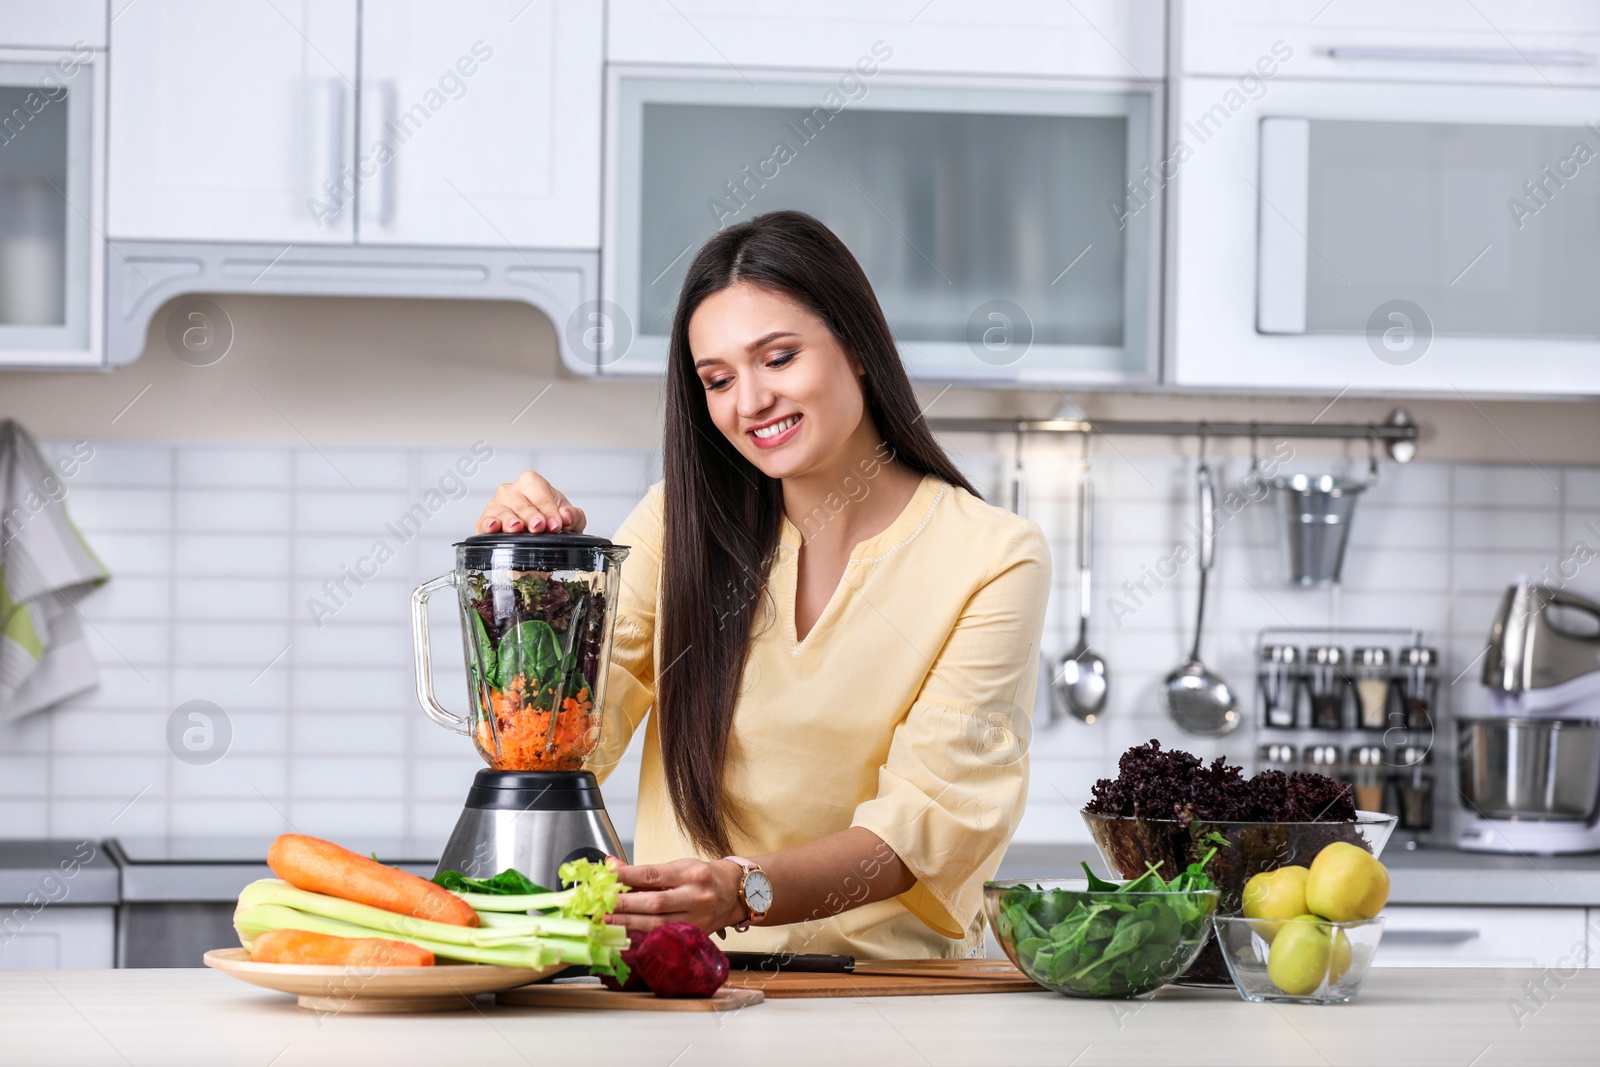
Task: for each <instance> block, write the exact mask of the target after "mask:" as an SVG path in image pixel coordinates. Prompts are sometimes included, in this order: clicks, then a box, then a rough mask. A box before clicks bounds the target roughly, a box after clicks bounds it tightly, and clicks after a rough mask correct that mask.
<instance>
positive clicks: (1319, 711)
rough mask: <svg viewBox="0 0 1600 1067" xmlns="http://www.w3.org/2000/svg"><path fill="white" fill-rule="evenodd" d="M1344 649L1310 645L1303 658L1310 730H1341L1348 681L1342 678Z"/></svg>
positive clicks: (1346, 699)
mask: <svg viewBox="0 0 1600 1067" xmlns="http://www.w3.org/2000/svg"><path fill="white" fill-rule="evenodd" d="M1344 667H1345V655H1344V649H1342V648H1337V647H1334V646H1333V645H1313V646H1312V647H1311V649H1310V650H1309V652H1308V653H1307V656H1306V673H1305V680H1306V689H1307V690H1308V696H1309V698H1310V703H1311V726H1312V728H1313V729H1317V730H1342V729H1344V725H1345V713H1344V709H1345V703H1346V701H1348V700H1349V693H1350V679H1349V678H1348V677H1346V676H1345V673H1344Z"/></svg>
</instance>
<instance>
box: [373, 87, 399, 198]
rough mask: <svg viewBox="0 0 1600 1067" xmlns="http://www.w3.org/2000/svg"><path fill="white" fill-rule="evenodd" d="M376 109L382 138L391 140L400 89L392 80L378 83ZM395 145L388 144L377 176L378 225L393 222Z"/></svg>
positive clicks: (395, 179)
mask: <svg viewBox="0 0 1600 1067" xmlns="http://www.w3.org/2000/svg"><path fill="white" fill-rule="evenodd" d="M378 108H379V110H380V112H381V115H380V121H381V122H382V124H383V125H382V130H383V134H382V136H383V138H384V139H388V138H392V137H393V136H394V133H395V122H396V121H397V120H398V119H399V117H400V89H399V86H398V85H397V84H396V83H395V80H394V79H393V78H385V79H383V81H381V82H379V83H378ZM395 148H396V145H395V144H394V142H393V141H390V142H389V160H388V162H387V163H385V164H384V165H383V170H382V173H380V174H379V175H378V224H379V225H380V226H388V225H389V224H390V223H392V222H393V221H394V208H395V191H396V187H395V182H396V181H397V180H398V178H397V176H396V175H395V170H394V169H395V167H396V166H397V165H398V163H399V160H397V159H396V158H395V155H396V153H395Z"/></svg>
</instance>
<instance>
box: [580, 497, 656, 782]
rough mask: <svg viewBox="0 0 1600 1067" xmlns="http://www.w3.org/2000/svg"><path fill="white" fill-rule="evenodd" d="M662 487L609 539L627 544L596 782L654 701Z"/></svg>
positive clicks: (594, 760) (593, 766)
mask: <svg viewBox="0 0 1600 1067" xmlns="http://www.w3.org/2000/svg"><path fill="white" fill-rule="evenodd" d="M662 500H663V486H662V483H660V482H657V483H656V484H655V485H653V486H651V487H650V491H649V492H648V493H646V494H645V496H644V499H642V500H640V501H639V503H638V504H636V505H635V506H634V509H633V511H632V512H630V513H629V515H628V517H627V519H625V520H624V521H623V523H622V525H621V527H619V528H618V529H617V534H616V537H614V538H613V541H614V542H615V543H616V544H619V545H627V546H628V548H629V551H628V556H627V558H626V559H624V560H623V561H622V576H621V581H620V588H619V590H618V594H617V624H616V625H617V628H616V635H615V637H614V638H613V639H612V644H611V661H610V665H609V667H608V669H607V674H606V693H605V709H604V713H603V716H604V717H603V721H602V724H601V733H600V747H599V749H597V750H596V752H595V753H594V755H593V756H592V757H591V758H590V760H589V764H588V768H589V770H591V771H593V772H594V774H595V777H596V778H598V779H599V780H600V781H602V782H603V781H605V779H606V778H607V777H608V776H609V775H610V774H611V772H612V771H613V770H614V769H615V768H616V766H617V763H618V762H619V761H620V760H621V759H622V754H623V753H624V752H626V751H627V748H628V741H629V740H630V739H631V738H632V737H633V734H634V731H635V730H637V729H638V728H639V725H640V724H641V723H642V722H644V717H645V715H646V714H647V713H648V712H649V710H650V707H651V705H653V704H654V703H655V699H656V696H655V682H656V653H655V637H656V602H657V596H658V593H659V588H660V587H659V583H660V577H661V539H662V533H663V531H664V529H665V526H664V522H663V511H662Z"/></svg>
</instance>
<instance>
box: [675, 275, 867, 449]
mask: <svg viewBox="0 0 1600 1067" xmlns="http://www.w3.org/2000/svg"><path fill="white" fill-rule="evenodd" d="M689 350H690V352H691V353H692V354H693V358H694V361H695V373H696V374H697V375H698V376H699V378H700V383H701V384H702V385H703V386H704V387H705V390H706V407H707V409H708V410H709V411H710V414H711V421H712V422H714V423H715V424H716V426H717V428H718V429H719V430H721V431H722V432H723V434H724V435H725V436H726V437H727V438H728V440H730V441H732V442H733V444H734V447H736V448H738V450H739V452H740V453H741V454H742V455H743V456H744V457H745V458H746V459H748V460H749V461H750V462H751V463H753V464H755V466H756V468H757V469H759V470H760V471H761V472H762V473H764V474H766V475H767V476H769V477H772V478H792V477H795V476H797V475H804V474H808V473H811V472H814V471H817V470H821V469H825V468H826V467H828V466H830V465H831V464H833V463H836V462H837V461H838V460H839V458H840V457H841V456H845V455H848V454H849V452H850V451H851V450H852V449H853V448H854V447H855V445H856V444H857V442H854V441H853V440H852V439H853V438H855V437H856V436H857V435H858V434H859V433H860V432H862V431H863V430H866V431H868V432H871V431H870V427H868V426H864V424H863V423H864V420H863V418H862V416H863V414H864V413H865V411H866V398H865V395H864V393H863V392H862V386H861V381H860V378H859V375H860V374H861V365H860V363H859V362H858V361H857V360H856V359H855V358H854V357H852V356H851V355H849V354H848V353H846V352H845V351H844V349H843V348H841V347H840V346H839V342H838V341H837V340H835V339H834V336H833V334H832V332H831V331H830V330H829V329H828V327H827V326H826V325H825V324H824V323H823V322H822V320H821V319H819V318H817V317H816V316H815V315H814V314H812V313H811V312H810V311H807V310H806V309H805V308H803V307H801V306H800V305H799V304H797V303H795V302H794V301H792V300H790V299H789V298H788V297H786V296H784V295H782V294H780V293H774V292H772V291H770V290H767V289H761V288H758V287H756V286H754V285H749V284H746V283H742V282H741V283H735V284H734V285H731V286H729V287H728V288H726V289H722V290H720V291H718V292H716V293H713V294H712V295H710V296H708V297H706V298H705V300H703V301H701V303H700V306H699V307H698V308H696V309H695V312H694V315H693V316H691V317H690V319H689ZM874 436H875V434H874Z"/></svg>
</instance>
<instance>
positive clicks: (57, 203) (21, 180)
mask: <svg viewBox="0 0 1600 1067" xmlns="http://www.w3.org/2000/svg"><path fill="white" fill-rule="evenodd" d="M104 58H105V53H104V52H95V51H92V50H90V49H88V48H82V47H80V48H76V49H72V48H69V49H64V50H61V51H60V52H57V51H56V50H54V49H38V50H28V51H22V50H0V366H6V365H12V366H87V365H94V364H98V363H99V362H100V360H101V356H100V352H99V349H100V329H101V303H102V301H101V297H100V294H101V292H102V288H103V277H104V273H105V272H104V263H103V260H104V242H103V241H102V240H101V238H100V230H101V222H100V220H101V219H102V218H103V214H102V195H101V184H100V183H101V174H102V165H101V164H102V160H103V159H104V148H103V145H104V127H103V125H102V122H101V116H102V115H103V114H104V100H105V98H104V86H103V85H102V84H101V81H100V79H101V77H102V76H103V75H104V73H105V64H104Z"/></svg>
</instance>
